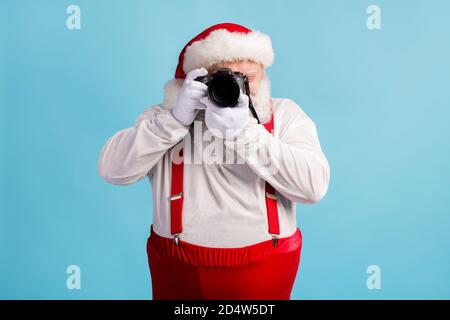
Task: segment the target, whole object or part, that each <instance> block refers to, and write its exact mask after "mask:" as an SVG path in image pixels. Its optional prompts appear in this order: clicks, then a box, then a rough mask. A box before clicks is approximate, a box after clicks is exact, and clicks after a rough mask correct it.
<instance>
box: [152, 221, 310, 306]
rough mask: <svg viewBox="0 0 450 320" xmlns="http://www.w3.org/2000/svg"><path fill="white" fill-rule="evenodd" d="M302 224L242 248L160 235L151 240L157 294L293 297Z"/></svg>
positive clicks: (167, 296)
mask: <svg viewBox="0 0 450 320" xmlns="http://www.w3.org/2000/svg"><path fill="white" fill-rule="evenodd" d="M301 246H302V235H301V232H300V230H299V229H297V231H296V232H295V233H294V234H293V235H292V236H290V237H288V238H280V239H279V240H278V245H277V246H276V247H273V246H272V241H271V240H267V241H264V242H261V243H258V244H254V245H250V246H246V247H241V248H209V247H203V246H197V245H193V244H189V243H187V242H184V241H182V240H180V243H179V245H178V246H177V245H176V244H175V243H174V241H173V239H171V238H165V237H161V236H159V235H157V234H156V233H155V232H154V231H153V228H152V229H151V235H150V237H149V238H148V241H147V255H148V262H149V267H150V273H151V279H152V287H153V299H155V300H161V299H174V300H181V299H186V300H187V299H217V300H236V299H239V300H244V299H248V300H251V299H259V300H261V299H276V300H280V299H284V300H287V299H290V295H291V291H292V286H293V284H294V280H295V277H296V275H297V270H298V266H299V263H300V251H301Z"/></svg>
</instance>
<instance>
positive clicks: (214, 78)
mask: <svg viewBox="0 0 450 320" xmlns="http://www.w3.org/2000/svg"><path fill="white" fill-rule="evenodd" d="M194 80H196V81H199V82H202V83H204V84H206V85H207V86H208V97H209V99H210V100H211V102H213V103H214V104H215V105H216V106H218V107H221V108H227V107H234V106H236V104H237V102H238V99H239V95H240V91H241V90H242V91H243V92H244V93H245V94H247V95H248V94H249V90H248V79H247V76H245V75H244V74H242V73H240V72H233V71H232V70H231V69H228V68H222V69H219V70H217V71H216V72H214V73H213V74H211V75H206V76H202V77H197V78H195V79H194Z"/></svg>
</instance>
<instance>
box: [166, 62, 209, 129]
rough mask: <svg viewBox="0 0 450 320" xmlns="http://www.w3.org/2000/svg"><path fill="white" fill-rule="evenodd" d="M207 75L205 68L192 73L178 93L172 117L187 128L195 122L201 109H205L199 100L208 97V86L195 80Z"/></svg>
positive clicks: (187, 76)
mask: <svg viewBox="0 0 450 320" xmlns="http://www.w3.org/2000/svg"><path fill="white" fill-rule="evenodd" d="M207 74H208V71H207V70H206V69H205V68H198V69H194V70H192V71H190V72H189V73H188V74H187V75H186V78H185V79H184V82H183V85H182V86H181V89H180V92H179V93H178V97H177V102H176V103H175V105H174V106H173V107H172V108H171V109H170V111H171V113H172V115H173V116H174V117H175V118H176V119H177V120H178V121H180V122H181V123H182V124H184V125H185V126H188V125H190V124H191V123H192V122H193V121H194V119H195V117H196V116H197V113H198V111H199V109H204V106H203V105H202V104H201V103H200V101H199V99H200V98H202V97H206V96H207V94H208V93H207V89H208V86H207V85H206V84H204V83H201V82H199V81H195V80H194V79H195V78H197V77H199V76H205V75H207Z"/></svg>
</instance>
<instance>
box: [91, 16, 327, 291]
mask: <svg viewBox="0 0 450 320" xmlns="http://www.w3.org/2000/svg"><path fill="white" fill-rule="evenodd" d="M273 60H274V53H273V49H272V43H271V40H270V37H269V36H268V35H266V34H263V33H261V32H259V31H252V30H250V29H248V28H246V27H244V26H241V25H237V24H233V23H222V24H218V25H214V26H212V27H210V28H207V29H206V30H204V31H203V32H201V33H200V34H198V35H197V36H196V37H194V38H193V39H192V40H190V41H189V42H188V43H187V44H186V46H185V47H184V48H183V50H182V51H181V53H180V56H179V61H178V65H177V68H176V72H175V77H174V79H172V80H170V81H169V82H168V83H167V84H166V86H165V96H164V101H163V103H161V104H158V105H155V106H152V107H150V108H148V109H146V110H145V111H144V112H142V113H141V114H140V115H139V116H138V117H137V119H136V121H135V123H134V125H133V126H131V127H129V128H126V129H123V130H121V131H119V132H117V133H116V134H115V135H113V136H112V137H111V138H109V139H108V141H107V142H106V144H105V146H104V147H103V149H102V151H101V155H100V159H99V172H100V175H101V176H102V177H103V178H104V179H105V180H106V181H108V182H110V183H112V184H117V185H129V184H132V183H135V182H137V181H139V180H141V179H142V178H144V177H148V179H149V181H150V183H151V184H152V191H153V223H152V226H151V231H150V237H149V238H148V241H147V254H148V262H149V267H150V272H151V281H152V288H153V299H290V295H291V291H292V286H293V283H294V280H295V278H296V275H297V270H298V266H299V262H300V252H301V246H302V236H301V232H300V230H299V228H298V227H297V222H296V203H304V204H307V203H316V202H318V201H319V200H320V199H322V198H323V197H324V195H325V194H326V192H327V190H328V184H329V177H330V168H329V165H328V161H327V159H326V157H325V155H324V154H323V152H322V149H321V146H320V143H319V139H318V136H317V132H316V127H315V124H314V122H313V121H312V120H311V119H310V118H309V117H308V116H307V115H306V114H305V112H304V111H303V110H302V109H301V108H300V107H299V106H298V105H297V104H296V103H295V102H294V101H292V100H290V99H286V98H272V97H271V93H270V81H269V78H268V76H267V74H266V71H265V68H267V67H269V66H270V65H272V63H273ZM220 68H229V69H231V71H233V72H240V73H241V74H243V75H245V76H246V77H247V79H248V82H249V90H250V92H249V94H246V93H245V92H244V91H242V90H241V92H240V95H239V98H238V100H237V104H236V105H235V106H233V107H225V108H224V107H220V106H217V105H215V104H214V103H213V102H212V101H211V99H210V98H209V97H208V85H207V84H205V83H202V82H200V81H196V80H195V79H196V78H197V77H201V76H206V75H207V74H209V75H211V74H214V72H215V71H217V70H218V69H220ZM247 93H248V92H247ZM250 101H251V102H252V105H253V107H254V110H255V111H256V115H257V117H255V116H254V115H253V114H252V112H251V109H250V108H249V106H250ZM199 155H200V161H198V160H199ZM230 155H231V157H230ZM211 159H212V161H211ZM230 159H232V160H233V161H231V162H230V161H229V160H230ZM193 160H195V161H193Z"/></svg>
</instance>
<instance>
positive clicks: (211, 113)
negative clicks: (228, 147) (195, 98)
mask: <svg viewBox="0 0 450 320" xmlns="http://www.w3.org/2000/svg"><path fill="white" fill-rule="evenodd" d="M200 102H201V103H203V104H204V105H205V106H206V110H205V123H206V126H207V127H208V128H209V130H210V131H211V133H212V134H213V135H215V136H217V137H219V138H224V139H226V140H232V139H234V137H236V136H238V135H239V134H240V133H241V131H242V130H243V129H244V128H245V126H246V125H247V123H248V121H249V119H250V109H249V107H248V102H249V97H248V96H247V95H246V94H244V93H243V92H242V90H241V94H240V95H239V100H238V103H237V104H236V106H234V107H227V108H221V107H217V106H216V105H214V103H212V102H211V100H209V98H208V97H204V98H201V99H200Z"/></svg>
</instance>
